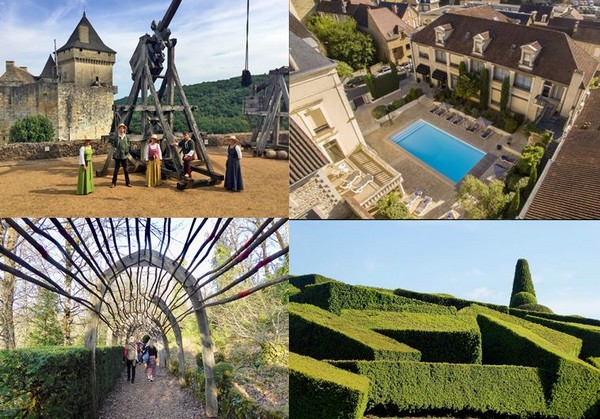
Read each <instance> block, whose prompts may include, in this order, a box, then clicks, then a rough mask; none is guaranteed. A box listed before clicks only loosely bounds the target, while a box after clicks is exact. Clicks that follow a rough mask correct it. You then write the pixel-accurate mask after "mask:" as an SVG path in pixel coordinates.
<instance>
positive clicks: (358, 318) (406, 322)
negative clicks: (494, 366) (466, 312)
mask: <svg viewBox="0 0 600 419" xmlns="http://www.w3.org/2000/svg"><path fill="white" fill-rule="evenodd" d="M341 319H343V320H346V321H347V322H352V323H354V324H360V325H361V326H365V327H368V328H369V329H372V330H374V331H376V332H378V333H381V334H382V335H385V336H389V337H391V338H392V339H396V340H397V341H399V342H402V343H406V344H407V345H409V346H410V347H411V348H415V349H418V350H419V351H420V352H421V361H427V362H458V363H465V364H471V363H473V364H481V334H480V332H479V327H478V325H477V322H476V320H475V317H468V316H456V315H454V316H443V315H442V316H440V315H435V314H422V313H410V314H409V313H390V312H381V311H367V310H364V311H359V310H344V311H343V312H342V315H341Z"/></svg>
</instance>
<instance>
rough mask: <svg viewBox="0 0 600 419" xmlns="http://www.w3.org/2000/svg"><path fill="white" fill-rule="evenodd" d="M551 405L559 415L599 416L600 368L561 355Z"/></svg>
mask: <svg viewBox="0 0 600 419" xmlns="http://www.w3.org/2000/svg"><path fill="white" fill-rule="evenodd" d="M548 408H549V411H550V412H551V413H552V414H553V415H555V416H557V417H559V418H565V419H572V418H586V419H587V418H589V419H597V418H598V417H600V373H598V370H597V369H595V368H594V367H591V366H589V365H588V364H586V363H584V362H580V361H570V360H567V359H561V360H560V361H559V363H558V368H557V370H556V380H555V383H554V386H553V387H552V396H551V399H550V403H549V404H548Z"/></svg>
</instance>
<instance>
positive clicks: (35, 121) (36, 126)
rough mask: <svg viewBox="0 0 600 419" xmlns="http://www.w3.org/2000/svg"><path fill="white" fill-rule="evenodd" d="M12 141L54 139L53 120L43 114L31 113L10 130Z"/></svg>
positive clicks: (38, 141) (36, 141)
mask: <svg viewBox="0 0 600 419" xmlns="http://www.w3.org/2000/svg"><path fill="white" fill-rule="evenodd" d="M8 136H9V142H11V143H41V142H45V141H52V140H54V127H53V126H52V122H50V120H49V119H48V118H46V117H45V116H43V115H29V116H26V117H25V118H23V119H19V120H17V121H16V122H15V123H14V124H13V125H12V127H11V128H10V131H9V134H8Z"/></svg>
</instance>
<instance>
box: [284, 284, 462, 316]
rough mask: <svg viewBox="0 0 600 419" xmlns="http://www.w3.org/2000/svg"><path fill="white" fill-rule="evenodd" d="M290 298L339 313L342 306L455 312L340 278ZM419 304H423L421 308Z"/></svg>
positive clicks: (306, 288)
mask: <svg viewBox="0 0 600 419" xmlns="http://www.w3.org/2000/svg"><path fill="white" fill-rule="evenodd" d="M290 300H291V301H293V302H297V303H308V304H313V305H315V306H317V307H321V308H322V309H324V310H327V311H330V312H332V313H335V314H340V313H341V310H342V309H357V310H384V311H412V312H414V311H419V312H421V311H423V312H427V313H438V314H452V313H453V312H456V311H455V310H454V309H452V308H448V307H441V306H436V305H433V304H429V303H425V302H423V301H419V300H414V299H411V298H405V297H401V296H398V295H395V294H393V293H392V292H390V291H388V290H377V289H374V288H369V287H361V286H352V285H348V284H344V283H341V282H328V283H324V284H319V285H309V286H306V287H305V288H304V290H303V291H302V293H301V294H296V295H294V296H291V297H290ZM419 306H423V307H422V309H421V308H420V307H419Z"/></svg>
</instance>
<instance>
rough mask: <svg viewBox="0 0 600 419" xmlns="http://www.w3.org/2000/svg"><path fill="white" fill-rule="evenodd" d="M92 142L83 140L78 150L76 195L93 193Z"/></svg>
mask: <svg viewBox="0 0 600 419" xmlns="http://www.w3.org/2000/svg"><path fill="white" fill-rule="evenodd" d="M92 154H93V150H92V140H85V141H84V142H83V146H82V147H81V148H80V149H79V176H78V178H77V195H87V194H90V193H92V192H94V168H93V167H92Z"/></svg>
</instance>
